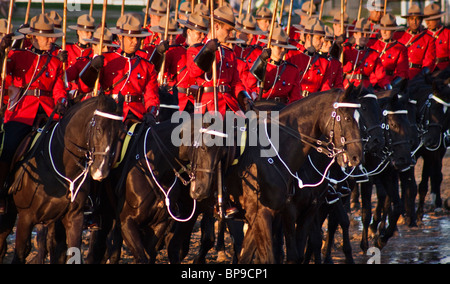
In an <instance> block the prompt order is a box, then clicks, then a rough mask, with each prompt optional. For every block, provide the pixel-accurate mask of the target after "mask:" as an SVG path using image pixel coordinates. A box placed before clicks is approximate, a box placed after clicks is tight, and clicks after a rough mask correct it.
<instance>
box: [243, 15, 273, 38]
mask: <svg viewBox="0 0 450 284" xmlns="http://www.w3.org/2000/svg"><path fill="white" fill-rule="evenodd" d="M236 29H237V30H238V31H240V32H241V33H245V34H252V35H264V34H267V32H264V31H262V30H261V29H259V28H258V25H257V24H256V19H255V17H253V16H252V15H251V14H245V15H244V14H242V16H241V18H239V19H237V21H236Z"/></svg>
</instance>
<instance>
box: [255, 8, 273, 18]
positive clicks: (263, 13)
mask: <svg viewBox="0 0 450 284" xmlns="http://www.w3.org/2000/svg"><path fill="white" fill-rule="evenodd" d="M255 19H256V20H272V11H270V9H269V8H267V7H266V6H262V7H261V8H259V9H258V10H256V14H255Z"/></svg>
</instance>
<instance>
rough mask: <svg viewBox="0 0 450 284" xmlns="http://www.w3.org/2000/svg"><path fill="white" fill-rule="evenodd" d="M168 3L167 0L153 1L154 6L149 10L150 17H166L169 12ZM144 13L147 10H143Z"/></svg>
mask: <svg viewBox="0 0 450 284" xmlns="http://www.w3.org/2000/svg"><path fill="white" fill-rule="evenodd" d="M166 2H167V1H165V0H153V2H152V5H150V8H148V13H149V14H150V15H155V16H160V17H162V16H164V15H166V12H167V3H166ZM142 11H143V12H144V13H145V8H144V9H142Z"/></svg>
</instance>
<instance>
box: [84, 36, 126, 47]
mask: <svg viewBox="0 0 450 284" xmlns="http://www.w3.org/2000/svg"><path fill="white" fill-rule="evenodd" d="M84 41H85V42H89V43H91V44H100V41H99V40H98V39H96V38H85V39H84ZM103 45H104V46H108V47H115V48H119V47H120V45H118V44H115V43H106V42H104V41H103Z"/></svg>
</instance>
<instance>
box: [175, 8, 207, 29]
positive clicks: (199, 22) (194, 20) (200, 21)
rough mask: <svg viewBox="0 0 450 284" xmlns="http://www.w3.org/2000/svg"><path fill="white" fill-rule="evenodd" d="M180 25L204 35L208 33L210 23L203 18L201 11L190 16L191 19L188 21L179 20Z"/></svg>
mask: <svg viewBox="0 0 450 284" xmlns="http://www.w3.org/2000/svg"><path fill="white" fill-rule="evenodd" d="M178 23H180V24H181V25H183V26H185V27H186V28H188V29H191V30H196V31H199V32H202V33H204V34H207V33H208V29H209V22H208V20H207V19H206V18H205V17H202V15H201V13H200V12H199V11H194V13H192V14H190V15H189V18H188V19H187V20H180V19H178Z"/></svg>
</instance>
